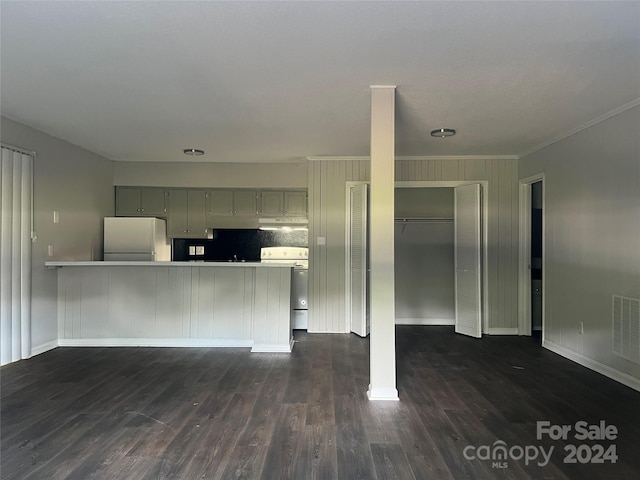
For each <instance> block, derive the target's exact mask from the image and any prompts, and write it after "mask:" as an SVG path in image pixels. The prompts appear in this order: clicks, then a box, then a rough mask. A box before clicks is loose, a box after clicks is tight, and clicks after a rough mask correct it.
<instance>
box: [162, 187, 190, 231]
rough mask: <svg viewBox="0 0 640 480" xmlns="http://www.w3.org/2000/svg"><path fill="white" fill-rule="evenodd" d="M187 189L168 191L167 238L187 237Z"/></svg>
mask: <svg viewBox="0 0 640 480" xmlns="http://www.w3.org/2000/svg"><path fill="white" fill-rule="evenodd" d="M187 207H188V194H187V189H186V188H184V189H171V190H168V191H167V236H169V237H171V238H183V237H186V236H187V230H188V223H187Z"/></svg>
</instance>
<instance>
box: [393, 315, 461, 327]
mask: <svg viewBox="0 0 640 480" xmlns="http://www.w3.org/2000/svg"><path fill="white" fill-rule="evenodd" d="M455 324H456V321H455V319H454V318H399V317H396V325H455Z"/></svg>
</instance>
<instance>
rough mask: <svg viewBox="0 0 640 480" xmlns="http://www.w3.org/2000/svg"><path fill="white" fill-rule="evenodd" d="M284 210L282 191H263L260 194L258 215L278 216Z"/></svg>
mask: <svg viewBox="0 0 640 480" xmlns="http://www.w3.org/2000/svg"><path fill="white" fill-rule="evenodd" d="M283 211H284V193H283V192H270V191H265V192H262V193H261V195H260V215H262V216H264V217H279V216H281V215H282V213H283Z"/></svg>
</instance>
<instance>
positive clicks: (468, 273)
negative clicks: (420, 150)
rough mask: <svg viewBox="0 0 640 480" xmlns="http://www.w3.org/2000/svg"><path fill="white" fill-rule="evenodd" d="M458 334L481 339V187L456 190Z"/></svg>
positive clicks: (476, 185)
mask: <svg viewBox="0 0 640 480" xmlns="http://www.w3.org/2000/svg"><path fill="white" fill-rule="evenodd" d="M454 225H455V270H456V272H455V295H456V333H461V334H463V335H469V336H471V337H476V338H480V337H481V336H482V326H481V325H482V323H481V322H482V315H481V312H482V308H481V298H482V297H481V282H480V278H481V277H480V274H481V268H480V259H481V257H480V185H479V184H473V185H464V186H462V187H456V188H455V221H454Z"/></svg>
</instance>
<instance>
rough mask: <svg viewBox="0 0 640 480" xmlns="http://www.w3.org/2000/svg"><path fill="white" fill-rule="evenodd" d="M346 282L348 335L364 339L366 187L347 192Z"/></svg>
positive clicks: (352, 188) (365, 305)
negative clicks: (348, 212) (349, 297)
mask: <svg viewBox="0 0 640 480" xmlns="http://www.w3.org/2000/svg"><path fill="white" fill-rule="evenodd" d="M350 203H351V205H350V222H349V225H350V228H349V269H350V271H349V281H350V284H351V289H350V290H351V307H350V308H351V331H352V332H353V333H355V334H357V335H360V336H361V337H366V336H367V334H368V333H369V332H368V331H367V330H368V329H367V185H366V184H362V185H354V186H353V187H351V192H350Z"/></svg>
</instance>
